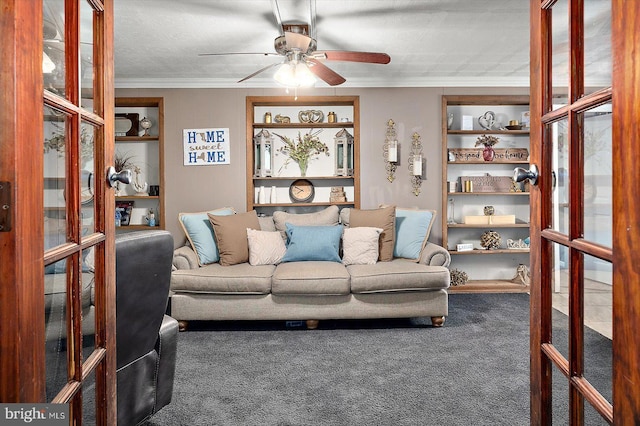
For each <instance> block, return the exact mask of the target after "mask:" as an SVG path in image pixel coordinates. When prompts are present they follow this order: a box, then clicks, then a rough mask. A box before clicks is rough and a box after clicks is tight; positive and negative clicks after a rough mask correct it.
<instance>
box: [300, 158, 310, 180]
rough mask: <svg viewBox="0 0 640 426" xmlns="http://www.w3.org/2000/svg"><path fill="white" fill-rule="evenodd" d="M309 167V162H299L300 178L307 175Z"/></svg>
mask: <svg viewBox="0 0 640 426" xmlns="http://www.w3.org/2000/svg"><path fill="white" fill-rule="evenodd" d="M308 166H309V163H308V160H300V161H298V167H300V176H306V175H307V167H308Z"/></svg>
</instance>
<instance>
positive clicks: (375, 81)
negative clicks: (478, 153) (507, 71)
mask: <svg viewBox="0 0 640 426" xmlns="http://www.w3.org/2000/svg"><path fill="white" fill-rule="evenodd" d="M281 87H282V86H280V85H278V84H277V83H276V82H274V81H273V80H272V79H251V80H248V81H246V82H243V83H238V82H237V80H235V79H222V78H156V79H149V78H116V79H115V88H116V89H248V88H272V89H277V88H281ZM315 87H317V88H320V87H330V86H328V85H326V84H324V83H322V82H320V83H318V84H316V86H315ZM339 87H340V88H348V87H357V88H367V87H369V88H383V87H529V76H522V77H510V78H508V79H506V78H504V77H426V78H420V79H414V80H407V79H402V80H400V79H399V80H394V79H380V78H360V79H359V78H351V79H348V80H347V82H346V83H343V84H341V85H340V86H339Z"/></svg>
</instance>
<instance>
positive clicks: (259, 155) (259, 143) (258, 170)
mask: <svg viewBox="0 0 640 426" xmlns="http://www.w3.org/2000/svg"><path fill="white" fill-rule="evenodd" d="M274 154H275V153H274V151H273V136H271V133H269V132H268V131H267V130H266V129H263V130H261V131H260V132H259V133H258V134H257V135H255V136H254V137H253V158H254V163H253V175H254V176H257V177H266V176H271V175H272V171H271V169H272V168H273V156H274Z"/></svg>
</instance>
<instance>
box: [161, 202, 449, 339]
mask: <svg viewBox="0 0 640 426" xmlns="http://www.w3.org/2000/svg"><path fill="white" fill-rule="evenodd" d="M334 207H335V206H334ZM349 210H350V209H343V210H342V212H341V213H340V218H341V219H342V220H341V223H342V225H343V226H345V227H348V226H349V216H350V215H349V213H350V211H349ZM320 215H323V216H324V219H327V215H328V216H329V219H328V220H322V221H321V222H322V224H334V223H337V222H338V210H337V208H335V209H334V208H329V209H327V210H326V211H325V212H324V213H321V214H320ZM318 217H319V216H318V214H316V213H314V214H302V215H292V214H287V213H284V212H282V213H281V212H275V213H274V216H270V217H261V218H259V227H260V229H262V230H264V231H271V232H273V231H276V230H280V231H282V226H283V224H284V223H290V222H298V223H303V224H304V223H309V222H311V223H313V222H314V221H316V219H317V218H318ZM450 260H451V258H450V255H449V253H448V251H447V250H445V249H444V248H442V247H440V246H438V245H436V244H434V243H431V242H428V241H426V238H425V242H424V243H423V247H422V249H421V250H420V253H419V259H417V261H416V260H410V259H404V258H393V259H392V260H391V261H378V262H376V263H375V264H351V265H345V264H343V263H340V262H335V261H293V262H285V263H279V264H276V265H251V264H250V263H248V262H243V263H239V264H234V265H230V266H223V265H221V264H220V263H212V264H207V265H204V266H201V265H200V264H199V262H198V255H197V254H196V252H195V251H194V249H193V248H192V247H191V246H190V245H185V246H183V247H180V248H178V249H176V250H175V251H174V258H173V265H174V271H173V272H172V278H171V292H172V294H171V315H172V316H173V317H174V318H176V319H177V320H178V321H179V322H180V325H181V329H183V330H184V329H185V328H186V326H187V323H188V322H189V321H194V320H306V321H307V326H308V327H309V328H314V327H315V326H317V321H318V320H324V319H356V318H357V319H361V318H362V319H364V318H408V317H430V318H431V320H432V324H433V325H434V326H436V327H439V326H442V325H443V324H444V319H445V317H446V316H447V314H448V294H447V288H448V287H449V282H450V276H449V270H448V268H447V267H448V265H449V263H450Z"/></svg>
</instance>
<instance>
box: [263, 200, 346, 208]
mask: <svg viewBox="0 0 640 426" xmlns="http://www.w3.org/2000/svg"><path fill="white" fill-rule="evenodd" d="M353 205H355V203H354V202H353V201H344V202H339V203H331V202H329V201H327V202H318V203H266V204H258V203H254V205H253V207H254V208H255V207H314V206H318V207H324V206H353Z"/></svg>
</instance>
